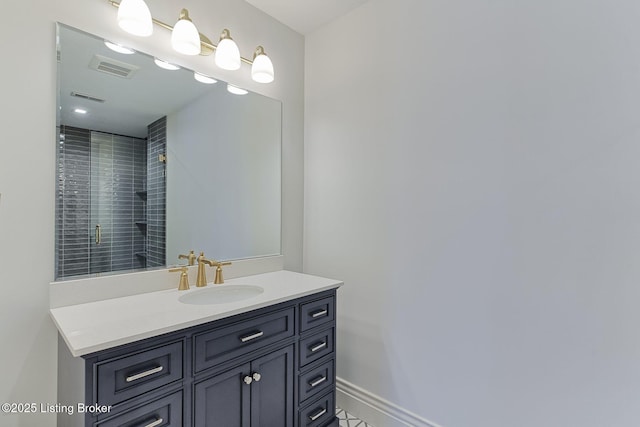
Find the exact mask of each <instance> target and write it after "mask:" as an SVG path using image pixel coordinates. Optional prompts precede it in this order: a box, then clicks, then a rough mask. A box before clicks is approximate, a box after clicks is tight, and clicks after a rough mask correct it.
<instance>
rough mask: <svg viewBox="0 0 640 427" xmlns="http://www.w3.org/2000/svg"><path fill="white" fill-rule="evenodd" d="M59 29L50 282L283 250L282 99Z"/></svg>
mask: <svg viewBox="0 0 640 427" xmlns="http://www.w3.org/2000/svg"><path fill="white" fill-rule="evenodd" d="M57 29H58V47H57V48H58V111H57V135H58V138H57V140H56V144H57V176H56V191H57V198H56V251H55V253H56V279H58V280H59V279H67V278H73V277H78V276H85V275H91V274H96V273H100V274H103V273H107V272H110V273H113V272H120V273H122V272H129V271H136V270H139V269H148V268H157V267H164V266H166V265H171V264H175V263H177V261H178V259H177V257H178V255H179V254H186V253H187V252H188V251H189V250H191V249H193V250H196V251H204V252H205V255H206V256H207V257H208V258H214V259H217V260H219V261H223V260H234V259H246V258H254V257H263V256H272V255H278V254H280V239H281V122H282V119H281V114H282V106H281V103H280V101H277V100H274V99H270V98H267V97H265V96H262V95H259V94H256V93H251V92H248V93H246V94H244V95H238V94H233V93H231V92H229V91H228V90H227V84H226V83H224V82H217V83H211V82H210V81H207V79H203V78H199V80H196V79H195V78H194V72H193V71H189V70H186V69H178V70H167V69H165V68H161V67H160V66H158V65H157V64H156V62H155V61H154V58H153V57H151V56H149V55H146V54H144V53H140V52H132V53H124V52H116V51H114V50H111V49H110V48H108V47H107V45H106V44H105V41H104V40H103V39H101V38H98V37H95V36H93V35H90V34H87V33H85V32H82V31H80V30H77V29H74V28H71V27H68V26H65V25H63V24H58V26H57ZM161 65H162V64H161Z"/></svg>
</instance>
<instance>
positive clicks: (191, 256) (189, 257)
mask: <svg viewBox="0 0 640 427" xmlns="http://www.w3.org/2000/svg"><path fill="white" fill-rule="evenodd" d="M178 259H186V260H188V261H189V265H194V264H195V261H196V254H194V253H193V251H191V252H189V255H182V254H180V255H178Z"/></svg>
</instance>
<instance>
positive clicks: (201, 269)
mask: <svg viewBox="0 0 640 427" xmlns="http://www.w3.org/2000/svg"><path fill="white" fill-rule="evenodd" d="M205 264H209V265H210V266H211V267H213V266H214V265H215V261H211V260H208V259H206V258H205V257H204V252H200V256H198V275H197V277H196V286H197V287H199V288H201V287H203V286H207V272H206V268H207V267H205Z"/></svg>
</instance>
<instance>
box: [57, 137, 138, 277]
mask: <svg viewBox="0 0 640 427" xmlns="http://www.w3.org/2000/svg"><path fill="white" fill-rule="evenodd" d="M60 134H61V135H62V136H61V143H60V144H59V147H58V150H59V153H58V159H59V160H58V194H57V204H56V209H57V218H58V229H57V234H56V237H57V242H56V258H57V259H56V266H57V271H56V277H58V278H62V277H69V276H74V275H81V274H89V273H97V272H103V271H114V270H128V269H133V268H140V267H144V266H145V264H146V262H145V258H144V257H143V256H139V255H136V254H139V253H143V252H144V248H145V239H146V235H145V232H146V229H141V227H140V226H139V225H137V224H136V221H139V220H142V221H144V218H145V214H146V212H145V200H144V193H143V192H142V191H143V190H144V185H145V182H146V173H147V171H146V157H147V148H146V145H147V144H146V141H145V140H144V139H138V138H132V137H124V136H119V135H111V134H106V133H101V132H91V131H89V130H86V129H78V128H73V127H69V126H62V127H61V129H60ZM90 187H91V189H92V191H93V197H91V195H90V194H89V188H90ZM97 224H100V225H101V227H102V241H101V243H100V245H96V244H95V226H96V225H97Z"/></svg>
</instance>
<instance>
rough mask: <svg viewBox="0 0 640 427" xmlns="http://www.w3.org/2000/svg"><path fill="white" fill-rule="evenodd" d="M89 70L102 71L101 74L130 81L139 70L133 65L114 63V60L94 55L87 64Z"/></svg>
mask: <svg viewBox="0 0 640 427" xmlns="http://www.w3.org/2000/svg"><path fill="white" fill-rule="evenodd" d="M89 68H91V69H93V70H96V71H102V72H103V73H107V74H110V75H112V76H116V77H122V78H123V79H130V78H132V77H133V75H134V74H135V73H136V72H137V71H138V70H139V69H140V67H137V66H135V65H131V64H127V63H126V62H121V61H116V60H115V59H111V58H107V57H106V56H102V55H94V57H93V58H92V59H91V62H90V63H89Z"/></svg>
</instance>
